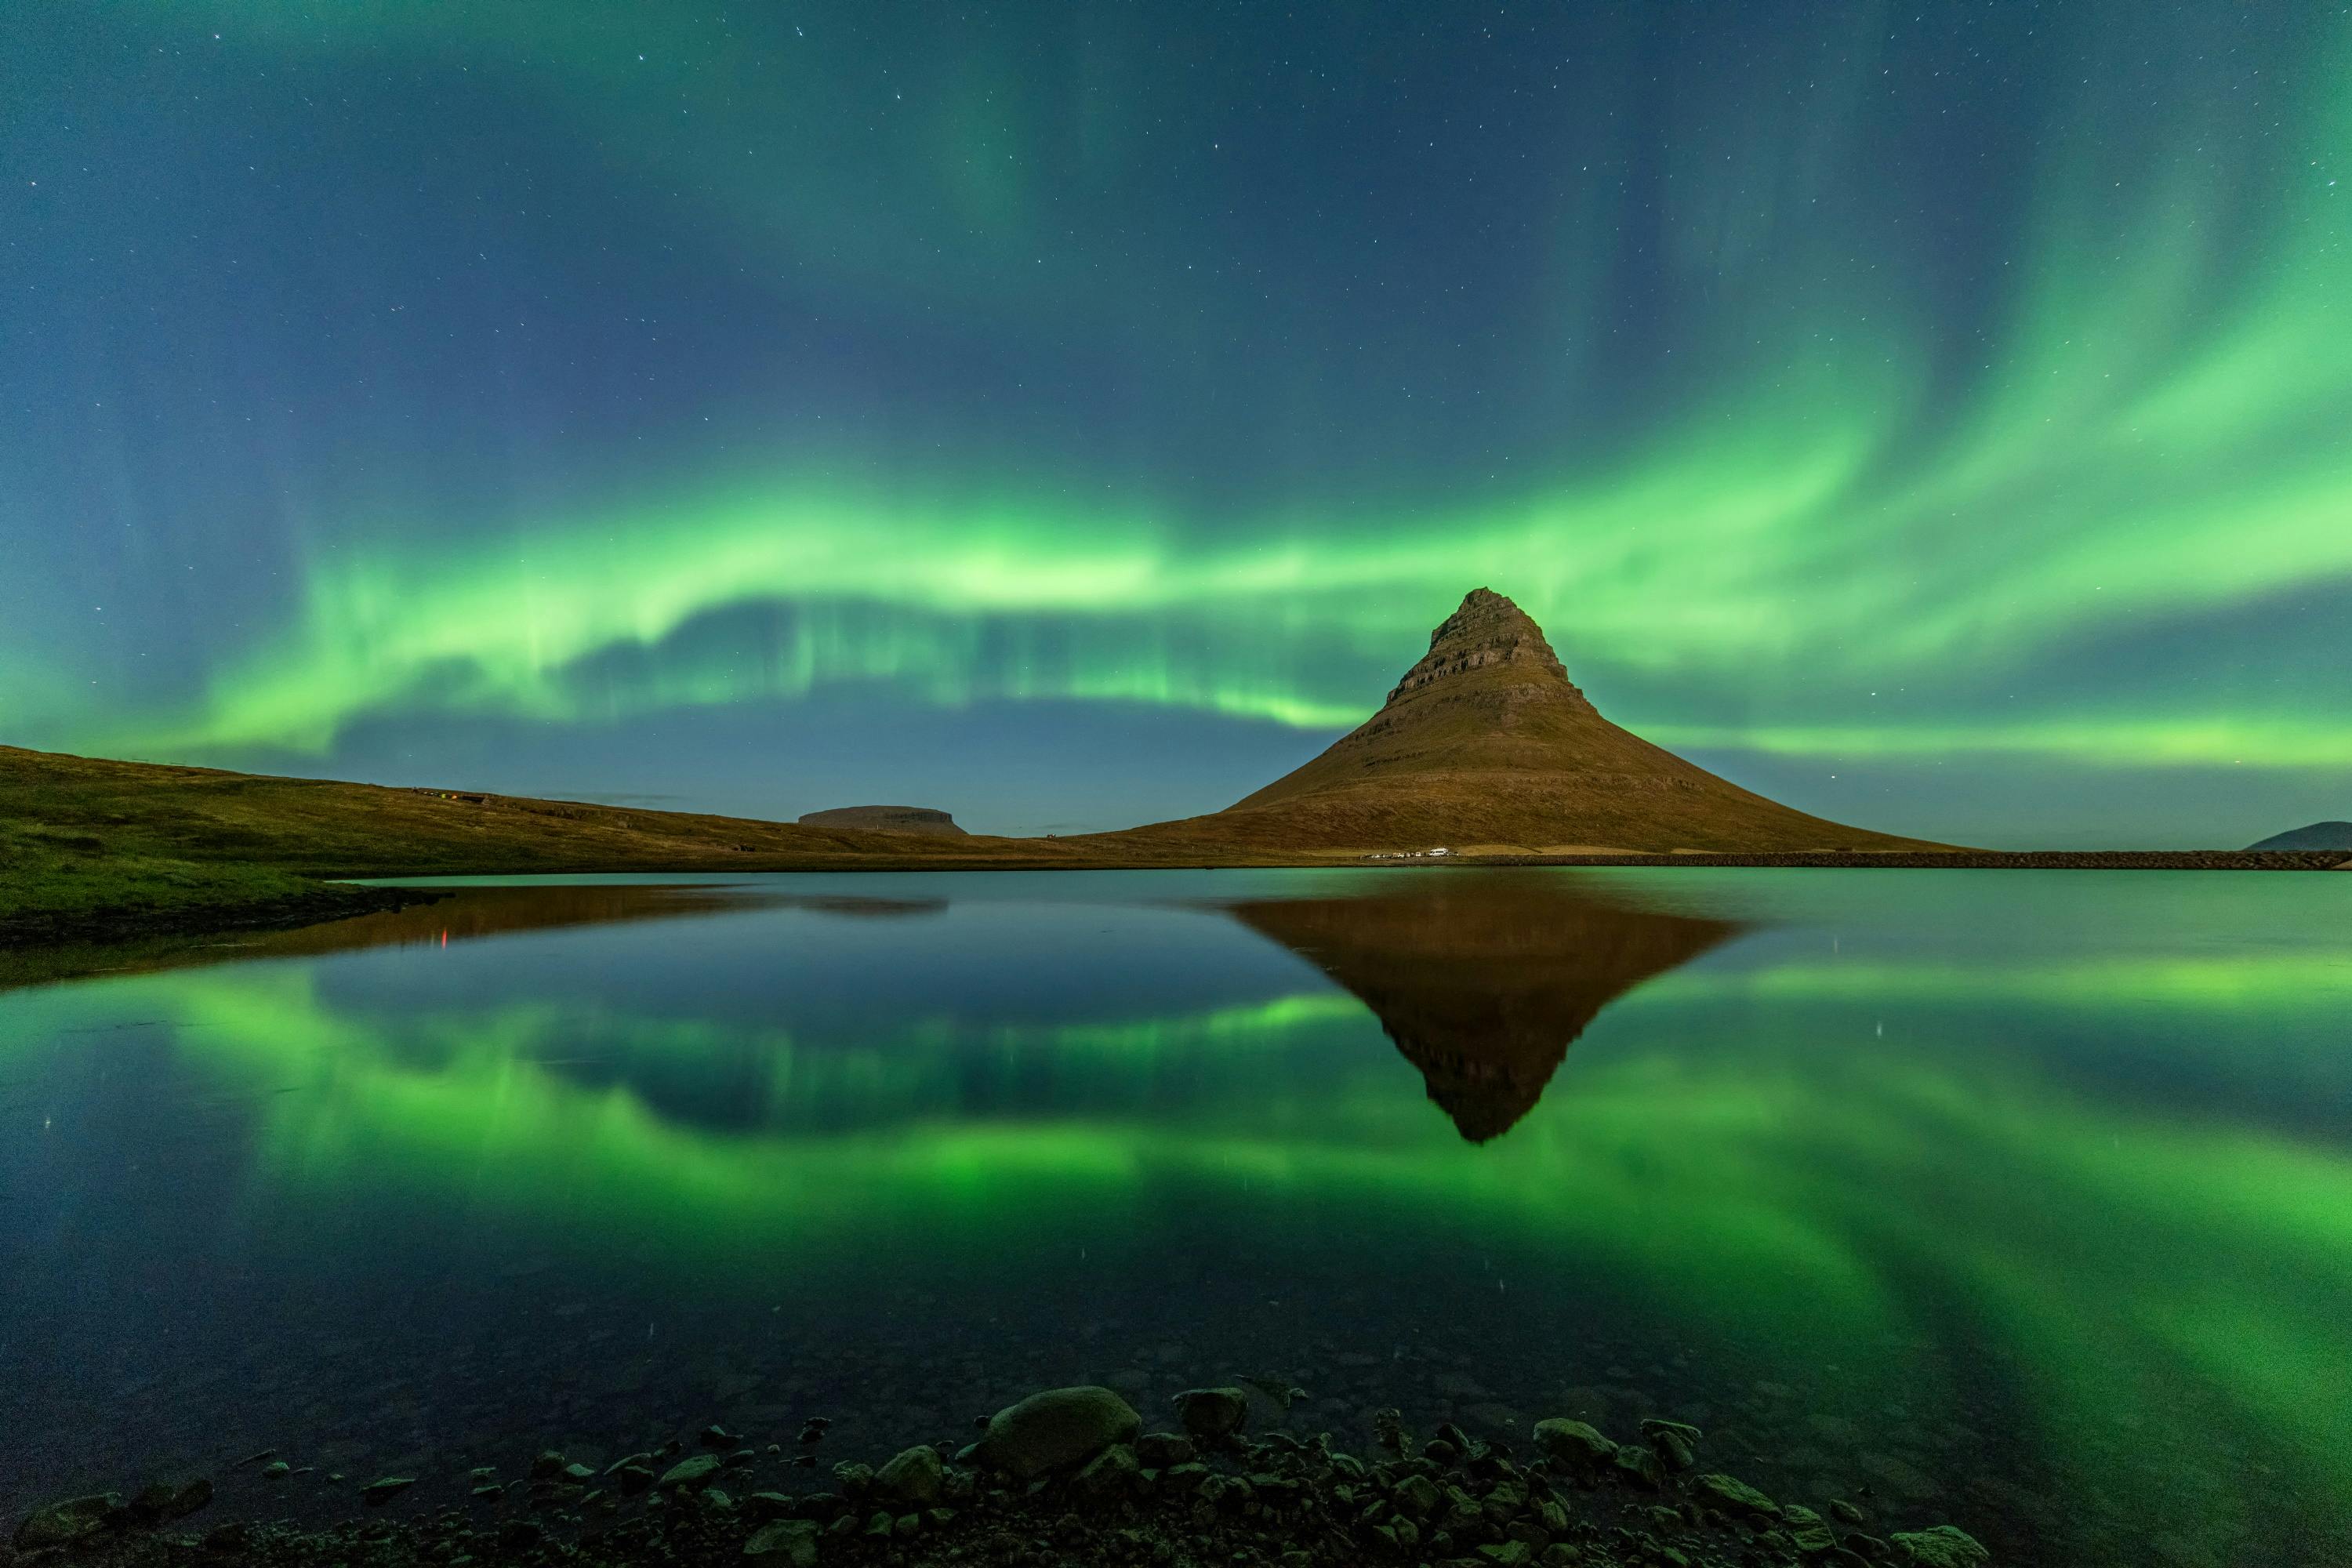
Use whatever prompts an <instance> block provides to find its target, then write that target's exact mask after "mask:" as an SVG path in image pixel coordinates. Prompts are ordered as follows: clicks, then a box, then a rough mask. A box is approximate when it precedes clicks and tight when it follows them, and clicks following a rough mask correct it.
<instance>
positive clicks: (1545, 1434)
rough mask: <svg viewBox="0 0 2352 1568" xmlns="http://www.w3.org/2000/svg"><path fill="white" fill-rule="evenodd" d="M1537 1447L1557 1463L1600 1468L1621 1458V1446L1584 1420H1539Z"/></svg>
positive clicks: (1556, 1417)
mask: <svg viewBox="0 0 2352 1568" xmlns="http://www.w3.org/2000/svg"><path fill="white" fill-rule="evenodd" d="M1536 1447H1538V1448H1540V1449H1542V1450H1543V1453H1544V1458H1548V1459H1549V1460H1550V1461H1551V1462H1552V1463H1553V1464H1555V1465H1567V1466H1570V1468H1577V1469H1597V1468H1600V1467H1601V1466H1602V1465H1605V1464H1608V1463H1609V1462H1611V1461H1612V1460H1613V1459H1615V1458H1617V1445H1616V1444H1614V1443H1612V1442H1611V1441H1610V1440H1609V1439H1608V1438H1606V1437H1604V1436H1601V1433H1600V1432H1599V1430H1598V1429H1596V1428H1594V1427H1592V1426H1587V1425H1586V1424H1585V1423H1583V1422H1581V1421H1570V1420H1568V1419H1567V1418H1566V1417H1564V1416H1558V1415H1555V1416H1553V1417H1552V1418H1551V1419H1550V1420H1549V1421H1538V1422H1537V1423H1536Z"/></svg>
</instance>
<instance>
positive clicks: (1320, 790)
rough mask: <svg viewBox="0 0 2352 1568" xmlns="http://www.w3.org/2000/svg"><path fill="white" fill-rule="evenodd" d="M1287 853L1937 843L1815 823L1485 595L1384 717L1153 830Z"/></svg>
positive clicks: (1473, 601) (1416, 670) (1477, 595)
mask: <svg viewBox="0 0 2352 1568" xmlns="http://www.w3.org/2000/svg"><path fill="white" fill-rule="evenodd" d="M1139 834H1140V835H1148V836H1153V837H1160V838H1165V839H1170V840H1181V839H1188V838H1189V839H1196V840H1199V841H1201V842H1202V843H1204V844H1205V843H1228V844H1236V845H1245V846H1250V847H1262V848H1267V849H1280V850H1286V851H1309V850H1345V849H1352V850H1357V851H1360V852H1363V853H1376V852H1384V851H1386V852H1392V851H1398V850H1407V851H1410V850H1419V849H1426V848H1430V847H1439V846H1444V847H1450V848H1454V849H1457V850H1458V849H1462V848H1467V847H1477V848H1484V849H1518V850H1525V851H1529V852H1535V851H1555V852H1557V851H1562V850H1569V849H1582V848H1606V849H1618V850H1643V851H1653V852H1660V853H1663V852H1668V851H1672V850H1675V849H1691V850H1713V851H1728V852H1746V853H1779V852H1788V851H1796V850H1832V849H1857V850H1869V849H1916V848H1927V847H1933V846H1928V845H1925V844H1922V843H1921V842H1920V841H1918V840H1916V839H1903V838H1895V837H1889V836H1888V835H1886V834H1883V833H1874V832H1872V831H1870V830H1868V829H1866V828H1859V827H1848V826H1843V825H1842V824H1839V823H1835V822H1831V821H1827V820H1825V819H1823V818H1822V817H1818V816H1807V815H1806V814H1805V813H1803V812H1801V811H1795V810H1792V809H1790V807H1788V806H1785V805H1780V804H1778V803H1777V802H1774V801H1770V800H1767V799H1766V798H1764V797H1763V796H1762V795H1756V794H1753V793H1751V792H1749V791H1748V790H1744V789H1741V788H1740V787H1738V785H1737V784H1731V783H1729V782H1728V781H1727V780H1725V779H1721V778H1718V777H1717V776H1716V775H1715V774H1713V773H1708V772H1707V771H1706V769H1704V768H1701V767H1697V766H1696V765H1694V764H1693V763H1687V762H1685V761H1684V760H1683V759H1682V758H1680V757H1677V756H1675V754H1674V753H1672V752H1666V751H1663V750H1661V749H1660V748H1658V747H1656V746H1654V745H1652V744H1650V743H1649V742H1647V741H1644V740H1643V739H1641V738H1640V737H1639V736H1637V735H1634V734H1633V733H1631V732H1629V731H1625V730H1622V729H1620V728H1618V727H1617V726H1616V725H1614V724H1612V723H1611V722H1610V721H1608V720H1606V719H1604V718H1602V717H1601V714H1600V713H1599V712H1598V711H1597V710H1595V709H1594V708H1593V706H1592V704H1591V702H1590V701H1588V700H1586V699H1585V696H1584V693H1583V692H1581V691H1580V690H1579V689H1577V688H1576V686H1575V685H1574V684H1573V683H1572V682H1571V681H1570V679H1568V672H1567V670H1566V669H1565V668H1562V667H1561V664H1560V661H1559V656H1558V655H1556V654H1555V653H1553V651H1552V647H1551V644H1550V643H1549V642H1548V641H1546V640H1545V637H1544V634H1543V631H1542V628H1540V627H1538V626H1537V625H1536V624H1535V622H1534V621H1532V620H1531V619H1529V618H1528V616H1527V614H1526V613H1525V612H1524V611H1522V610H1521V609H1520V608H1519V607H1518V606H1517V605H1515V604H1513V603H1512V602H1511V601H1510V600H1509V599H1507V598H1505V597H1504V596H1503V595H1500V594H1496V593H1494V592H1492V591H1490V590H1488V589H1486V588H1479V589H1476V590H1475V591H1474V592H1472V593H1471V594H1470V595H1469V596H1468V597H1466V598H1465V599H1464V600H1463V601H1462V605H1461V607H1460V608H1459V609H1457V610H1455V611H1454V614H1453V615H1451V616H1447V617H1446V619H1445V620H1444V623H1443V624H1441V625H1440V626H1438V627H1437V629H1436V630H1435V631H1434V632H1433V633H1432V634H1430V639H1429V651H1428V652H1427V653H1426V654H1425V655H1423V658H1422V659H1421V660H1420V662H1419V663H1417V664H1415V665H1414V666H1413V667H1412V668H1411V669H1410V670H1408V671H1406V672H1405V676H1404V679H1402V680H1400V681H1399V682H1398V683H1397V685H1396V689H1394V690H1392V691H1391V692H1390V693H1389V697H1388V700H1387V702H1386V703H1384V704H1383V705H1382V706H1381V710H1380V711H1379V712H1378V713H1375V714H1373V715H1372V717H1371V718H1370V719H1368V720H1366V721H1364V722H1363V723H1362V724H1361V725H1360V726H1358V727H1357V728H1356V729H1355V730H1354V731H1350V732H1349V733H1348V734H1347V735H1344V736H1342V737H1341V738H1340V739H1339V741H1338V742H1334V743H1333V744H1332V746H1331V747H1330V749H1329V750H1328V751H1326V752H1324V753H1323V754H1322V755H1321V756H1318V757H1317V758H1315V759H1314V760H1313V761H1312V762H1309V763H1307V764H1306V765H1305V766H1304V767H1301V768H1299V769H1297V771H1296V772H1294V773H1288V774H1286V775H1285V776H1283V777H1282V778H1279V779H1276V781H1275V782H1274V783H1272V784H1268V785H1266V786H1265V788H1264V789H1261V790H1259V791H1257V792H1256V793H1255V794H1254V795H1249V796H1247V797H1245V798H1244V799H1243V800H1240V801H1237V802H1235V803H1234V805H1231V806H1228V807H1227V808H1226V809H1225V810H1223V811H1221V812H1217V813H1214V814H1213V815H1212V816H1200V817H1192V818H1188V819H1186V820H1184V821H1182V822H1175V823H1163V824H1160V825H1158V826H1154V827H1150V828H1145V829H1140V830H1139Z"/></svg>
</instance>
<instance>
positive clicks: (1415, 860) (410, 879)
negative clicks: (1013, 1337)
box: [0, 850, 2352, 984]
mask: <svg viewBox="0 0 2352 1568" xmlns="http://www.w3.org/2000/svg"><path fill="white" fill-rule="evenodd" d="M1474 868H1483V869H1497V868H1515V869H1535V868H1595V869H1598V868H1656V869H1683V868H1698V869H1704V868H1736V869H1750V868H1772V869H1784V870H1840V871H1848V870H1906V871H1911V870H1948V871H2207V872H2221V871H2237V872H2266V873H2267V872H2295V871H2306V872H2308V871H2352V858H2347V857H2346V856H2345V855H2344V854H2343V853H2342V852H2341V851H2338V850H2019V851H2004V852H1968V851H1959V852H1949V853H1931V852H1926V851H1910V850H1890V851H1885V852H1864V853H1854V854H1839V853H1805V854H1793V855H1729V854H1678V853H1677V854H1663V855H1507V854H1454V855H1448V856H1444V857H1431V856H1427V855H1412V854H1406V855H1399V856H1393V857H1391V856H1381V857H1378V858H1374V857H1372V856H1370V855H1362V856H1350V857H1349V858H1344V859H1340V858H1301V857H1297V856H1266V857H1251V856H1232V855H1206V856H1199V857H1187V858H1165V859H1161V858H1151V859H1143V858H1134V859H1129V858H1112V857H1108V856H1106V857H1103V858H1087V859H1080V858H1070V857H1055V858H1038V859H1034V860H1033V859H1030V858H1025V857H1021V856H1015V855H1003V856H994V857H971V858H963V857H956V858H948V857H921V856H910V857H899V856H895V855H891V856H870V857H856V858H848V857H845V858H801V857H791V856H786V857H769V856H759V855H746V856H739V857H736V858H734V861H733V863H732V864H729V865H724V866H714V865H711V864H709V863H708V862H704V863H699V864H695V863H682V864H677V865H645V864H593V865H586V866H579V867H571V868H563V869H560V870H558V869H553V868H549V867H546V866H531V867H514V868H508V869H504V870H483V869H475V868H468V869H466V870H462V871H452V870H448V869H446V868H434V869H429V870H419V871H415V872H409V873H386V872H383V871H382V870H380V869H371V870H370V871H368V872H366V873H362V874H355V875H352V876H351V877H350V878H348V879H344V878H337V877H333V876H331V874H330V875H324V876H320V877H319V878H317V879H316V885H315V886H314V887H313V888H310V889H305V890H303V891H300V892H298V893H295V894H292V895H288V894H285V893H282V892H275V891H273V892H272V893H270V894H269V895H268V896H266V897H262V898H257V899H253V900H237V899H235V898H233V897H229V896H225V895H223V894H221V893H220V891H219V890H217V889H202V890H203V891H204V892H205V893H208V894H211V895H213V896H207V897H203V898H200V899H192V900H189V901H186V902H182V903H171V902H163V903H154V904H147V903H141V904H131V905H126V906H123V907H121V908H119V909H114V910H105V909H91V908H89V907H88V906H86V905H83V906H76V907H73V908H69V909H59V910H42V909H41V908H40V907H39V906H37V905H33V906H29V907H28V906H24V905H19V906H17V907H16V909H14V910H11V911H10V912H9V913H7V914H6V915H5V916H0V950H5V951H7V952H11V953H13V954H16V955H18V957H19V958H20V960H29V959H32V958H35V957H38V958H40V959H41V960H43V961H44V962H42V963H38V964H35V965H32V966H31V968H30V969H29V970H28V971H27V972H28V973H47V971H50V970H53V969H56V968H57V967H58V961H59V960H61V959H64V958H67V957H68V956H69V955H70V954H71V952H73V951H74V950H76V949H92V950H100V952H103V951H104V950H110V949H114V948H128V947H134V946H137V945H139V944H142V943H150V942H152V943H155V944H157V945H159V946H165V945H169V944H171V943H173V942H189V941H194V940H197V939H201V938H205V937H215V936H231V935H236V934H239V933H248V932H264V931H287V930H295V929H299V928H303V927H308V926H314V925H323V924H326V923H329V922H331V921H341V920H348V919H352V918H354V917H357V916H362V915H368V914H375V913H381V912H383V911H387V910H400V909H405V908H409V907H411V906H414V905H416V904H423V903H430V902H433V901H435V900H439V899H442V898H446V897H447V896H448V895H449V893H450V892H451V891H453V890H455V889H454V888H450V887H436V886H431V885H420V884H429V883H431V882H434V881H437V880H439V879H445V878H464V879H476V878H488V879H497V878H501V877H545V876H561V877H567V878H582V877H586V878H593V877H603V876H625V877H646V876H656V877H658V876H709V875H714V874H715V875H719V876H727V875H730V874H747V875H760V876H765V875H774V874H787V873H821V872H853V873H869V874H877V875H879V874H887V873H891V872H909V871H933V872H945V873H953V874H965V873H980V872H988V871H1056V872H1083V871H1215V870H1358V871H1370V870H1381V871H1393V870H1408V869H1410V870H1431V871H1443V870H1462V869H1474ZM175 890H177V891H182V892H186V891H189V890H191V889H189V888H188V886H187V885H186V884H185V883H182V884H181V885H180V887H179V888H178V889H175ZM66 967H67V968H71V967H72V966H71V965H70V964H68V965H66ZM7 983H9V980H8V975H7V973H5V971H0V984H7Z"/></svg>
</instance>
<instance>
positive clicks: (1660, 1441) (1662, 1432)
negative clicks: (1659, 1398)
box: [1641, 1415, 1700, 1470]
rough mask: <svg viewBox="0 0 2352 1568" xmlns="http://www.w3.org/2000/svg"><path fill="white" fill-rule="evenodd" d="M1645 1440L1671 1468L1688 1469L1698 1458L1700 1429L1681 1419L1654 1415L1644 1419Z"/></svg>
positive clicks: (1643, 1432)
mask: <svg viewBox="0 0 2352 1568" xmlns="http://www.w3.org/2000/svg"><path fill="white" fill-rule="evenodd" d="M1641 1431H1642V1438H1643V1441H1644V1442H1646V1443H1648V1444H1649V1445H1650V1447H1651V1449H1652V1450H1653V1451H1654V1452H1655V1453H1656V1455H1657V1456H1658V1458H1660V1459H1661V1460H1662V1461H1664V1464H1665V1467H1666V1468H1668V1469H1670V1470H1687V1469H1689V1468H1691V1466H1692V1464H1693V1463H1694V1462H1696V1458H1697V1453H1696V1450H1697V1448H1698V1440H1699V1436H1700V1434H1699V1429H1698V1428H1697V1427H1696V1426H1687V1425H1685V1424H1684V1423H1683V1422H1680V1421H1661V1420H1659V1419H1658V1418H1657V1417H1656V1416H1654V1415H1650V1416H1644V1417H1643V1420H1642V1426H1641Z"/></svg>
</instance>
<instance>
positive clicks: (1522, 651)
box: [1388, 588, 1583, 702]
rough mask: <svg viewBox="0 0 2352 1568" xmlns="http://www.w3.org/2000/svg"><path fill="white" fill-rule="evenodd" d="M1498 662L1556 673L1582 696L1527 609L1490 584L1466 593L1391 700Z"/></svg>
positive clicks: (1442, 622)
mask: <svg viewBox="0 0 2352 1568" xmlns="http://www.w3.org/2000/svg"><path fill="white" fill-rule="evenodd" d="M1498 664H1500V665H1522V666H1525V667H1526V668H1527V670H1528V673H1529V674H1530V675H1534V674H1538V673H1540V674H1546V675H1550V676H1553V677H1556V678H1557V679H1559V682H1560V684H1561V685H1562V686H1564V687H1567V689H1568V690H1569V691H1570V693H1573V694H1575V695H1576V696H1578V697H1581V696H1582V695H1583V694H1582V693H1581V692H1578V691H1577V690H1576V688H1575V687H1574V686H1572V685H1570V683H1569V679H1568V671H1567V669H1566V668H1564V667H1562V665H1561V664H1560V662H1559V655H1558V654H1556V653H1554V652H1552V650H1551V644H1550V643H1549V642H1547V641H1545V640H1544V635H1543V628H1542V627H1541V626H1537V625H1536V624H1535V622H1534V621H1533V620H1532V619H1530V618H1529V617H1528V613H1527V612H1526V611H1525V610H1522V609H1520V608H1519V607H1518V605H1515V604H1513V603H1512V602H1511V601H1510V600H1509V599H1507V598H1506V597H1504V596H1503V595H1500V594H1497V593H1496V592H1495V591H1494V590H1493V589H1492V588H1473V589H1471V590H1470V592H1469V593H1467V594H1465V595H1463V598H1462V605H1461V607H1460V608H1459V609H1457V610H1455V611H1454V613H1453V614H1452V615H1450V616H1446V617H1445V619H1444V620H1443V621H1440V622H1439V623H1438V624H1437V629H1436V630H1435V631H1433V632H1431V633H1430V634H1429V651H1428V652H1427V653H1425V654H1423V656H1422V658H1421V662H1420V663H1418V664H1416V665H1414V666H1413V667H1412V668H1411V669H1409V670H1406V671H1405V674H1404V679H1402V680H1400V681H1398V682H1397V684H1396V688H1395V689H1393V690H1391V692H1390V693H1389V699H1388V700H1389V701H1391V702H1394V701H1396V700H1398V699H1399V698H1401V697H1403V696H1405V695H1406V694H1407V693H1409V692H1413V691H1418V690H1420V689H1422V688H1423V687H1425V686H1428V685H1430V684H1432V683H1433V682H1435V681H1440V680H1444V679H1446V678H1447V677H1449V676H1456V675H1465V674H1467V673H1469V672H1470V671H1471V670H1474V669H1484V668H1487V667H1488V666H1490V665H1498Z"/></svg>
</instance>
